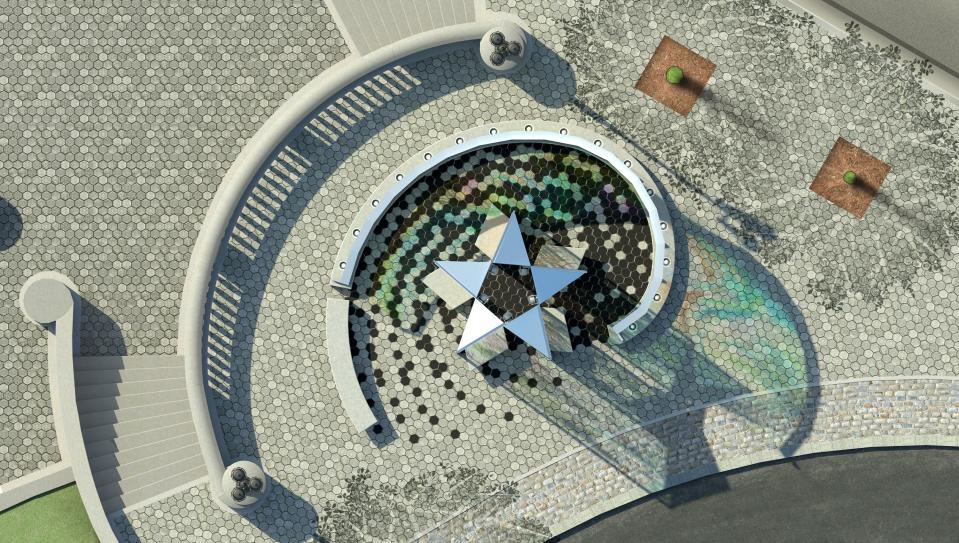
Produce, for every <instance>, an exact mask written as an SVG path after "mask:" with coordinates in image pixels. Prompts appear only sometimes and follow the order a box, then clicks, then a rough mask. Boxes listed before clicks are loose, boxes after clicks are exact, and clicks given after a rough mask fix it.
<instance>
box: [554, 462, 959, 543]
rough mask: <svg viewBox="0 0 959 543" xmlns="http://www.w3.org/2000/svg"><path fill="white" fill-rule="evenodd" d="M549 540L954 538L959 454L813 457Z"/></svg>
mask: <svg viewBox="0 0 959 543" xmlns="http://www.w3.org/2000/svg"><path fill="white" fill-rule="evenodd" d="M555 541H562V542H563V543H587V542H589V543H601V542H617V543H618V542H628V541H638V542H643V541H650V542H656V543H668V542H683V543H687V542H698V541H704V542H705V541H709V542H711V543H721V542H727V541H728V542H735V543H744V542H752V541H763V542H765V541H769V542H777V543H778V542H791V541H797V542H799V541H802V542H818V541H825V542H845V541H855V542H860V541H862V542H870V543H872V542H885V541H889V542H897V543H898V542H923V541H959V450H949V449H930V448H926V449H881V450H867V451H859V452H854V453H840V454H830V455H818V456H810V457H805V458H800V459H798V460H796V461H791V462H777V463H773V464H765V465H762V466H759V467H753V468H744V469H742V470H738V471H733V472H729V473H727V474H720V475H716V476H712V477H708V478H705V479H700V480H698V481H692V482H690V483H686V484H684V485H680V486H678V487H675V488H673V489H670V490H666V491H664V492H661V493H659V494H655V495H653V496H649V497H646V498H643V499H642V500H638V501H636V502H633V503H631V504H627V505H625V506H623V507H622V508H620V509H617V510H615V511H612V512H610V513H609V514H607V515H605V516H603V517H600V518H598V519H593V521H591V522H589V523H587V524H585V525H582V526H580V527H579V528H578V529H576V530H573V531H572V532H568V533H566V534H563V536H561V537H559V538H556V539H555Z"/></svg>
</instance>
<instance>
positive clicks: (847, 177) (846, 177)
mask: <svg viewBox="0 0 959 543" xmlns="http://www.w3.org/2000/svg"><path fill="white" fill-rule="evenodd" d="M842 180H843V181H845V182H846V184H847V185H852V184H853V183H855V182H856V172H854V171H852V170H846V173H844V174H842Z"/></svg>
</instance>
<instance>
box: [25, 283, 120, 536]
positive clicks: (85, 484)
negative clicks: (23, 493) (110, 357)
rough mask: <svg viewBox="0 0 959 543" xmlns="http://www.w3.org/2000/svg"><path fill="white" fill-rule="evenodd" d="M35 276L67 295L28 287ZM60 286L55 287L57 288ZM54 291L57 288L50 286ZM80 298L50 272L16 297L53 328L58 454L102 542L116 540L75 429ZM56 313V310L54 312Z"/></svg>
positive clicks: (53, 395)
mask: <svg viewBox="0 0 959 543" xmlns="http://www.w3.org/2000/svg"><path fill="white" fill-rule="evenodd" d="M35 281H55V282H57V283H60V284H62V285H63V286H65V287H66V289H67V292H68V293H69V294H67V293H66V292H64V293H63V296H69V297H70V300H69V301H67V302H66V303H63V304H61V303H59V302H61V300H60V299H58V298H59V296H51V295H50V294H51V290H52V289H48V288H45V287H41V288H39V289H37V290H39V291H40V292H36V291H34V292H31V291H30V285H31V284H32V283H33V282H35ZM58 289H59V287H58ZM54 292H58V293H59V290H55V291H54ZM31 296H37V297H38V298H37V301H36V302H34V303H31V302H30V300H28V299H27V298H29V297H31ZM79 305H80V298H79V296H78V295H77V287H76V285H75V284H73V282H72V281H70V280H69V279H67V278H66V277H64V276H62V275H60V274H58V273H54V272H41V273H39V274H37V275H34V276H33V277H31V278H30V279H28V280H27V282H26V283H25V284H24V287H23V292H22V293H21V297H20V307H21V308H22V309H23V311H24V314H25V315H26V316H27V318H29V319H31V320H33V321H35V322H37V323H38V324H42V325H47V326H50V325H52V327H50V328H48V329H47V340H48V341H49V356H48V361H47V363H48V364H49V365H50V369H49V371H50V403H51V404H52V407H53V424H54V427H55V428H56V431H57V446H58V447H59V448H60V457H61V458H62V459H63V461H64V462H69V463H70V466H71V467H72V469H73V477H74V479H75V480H76V483H77V490H78V491H79V493H80V499H81V501H83V507H84V509H86V512H87V516H88V517H89V519H90V524H91V525H92V526H93V530H94V532H96V534H97V538H99V540H100V542H101V543H116V541H117V537H116V535H115V534H114V533H113V528H112V526H111V525H110V521H109V520H108V519H107V515H106V512H105V511H104V509H103V503H102V502H101V501H100V495H99V493H98V492H97V486H96V483H95V482H94V480H93V472H92V471H91V469H90V463H89V461H88V459H87V450H86V445H85V443H84V441H83V433H82V432H81V430H80V415H79V413H78V412H77V396H76V386H75V382H74V365H73V364H74V331H75V328H76V324H77V322H76V321H77V319H78V318H79V311H78V308H79ZM53 307H56V308H58V309H59V308H61V307H62V308H63V309H64V313H63V314H62V315H53V314H50V315H49V318H53V319H54V320H52V321H48V317H47V316H46V315H41V316H40V317H39V318H38V316H37V315H36V314H33V312H34V311H37V310H44V312H45V310H46V309H47V308H53ZM57 312H59V311H57Z"/></svg>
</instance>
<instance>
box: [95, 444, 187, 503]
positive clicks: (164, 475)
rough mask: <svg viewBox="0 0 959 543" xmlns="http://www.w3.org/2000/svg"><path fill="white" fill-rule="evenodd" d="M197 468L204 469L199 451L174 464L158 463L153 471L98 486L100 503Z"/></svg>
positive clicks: (163, 481) (166, 480)
mask: <svg viewBox="0 0 959 543" xmlns="http://www.w3.org/2000/svg"><path fill="white" fill-rule="evenodd" d="M197 466H200V467H201V468H203V467H204V464H203V456H202V455H200V454H199V451H197V454H195V455H193V456H189V457H187V458H181V459H179V460H176V461H174V462H158V463H157V464H156V466H155V467H154V468H153V469H152V470H149V471H143V472H140V473H137V474H136V475H134V476H131V477H126V478H124V479H121V480H119V481H115V482H109V483H106V484H103V485H97V492H99V493H100V501H103V500H108V499H110V498H115V497H117V496H120V495H122V494H126V493H129V492H131V491H134V490H139V489H142V488H145V487H147V486H153V485H159V484H163V483H167V482H168V481H170V480H171V479H174V478H175V477H177V476H179V475H180V474H181V473H183V472H184V471H190V470H192V469H193V468H195V467H197ZM167 484H168V483H167Z"/></svg>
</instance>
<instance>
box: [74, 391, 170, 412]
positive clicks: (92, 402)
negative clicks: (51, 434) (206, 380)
mask: <svg viewBox="0 0 959 543" xmlns="http://www.w3.org/2000/svg"><path fill="white" fill-rule="evenodd" d="M172 401H189V400H188V398H187V394H186V389H185V388H178V389H173V390H164V391H160V392H144V393H142V394H124V395H123V396H107V397H103V398H90V399H88V400H81V401H78V402H77V411H79V412H80V414H81V415H83V414H86V413H95V412H97V411H109V410H111V409H128V408H132V407H141V406H144V405H153V404H158V403H165V402H172Z"/></svg>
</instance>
